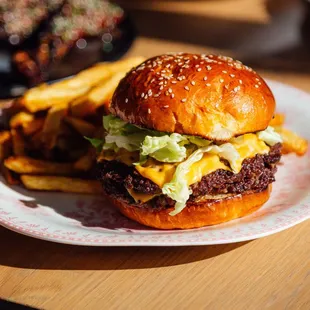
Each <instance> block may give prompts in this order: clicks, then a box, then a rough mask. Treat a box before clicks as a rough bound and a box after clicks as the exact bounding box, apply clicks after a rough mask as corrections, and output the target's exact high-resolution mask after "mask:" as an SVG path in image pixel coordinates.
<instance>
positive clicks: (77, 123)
mask: <svg viewBox="0 0 310 310" xmlns="http://www.w3.org/2000/svg"><path fill="white" fill-rule="evenodd" d="M64 121H65V122H66V123H68V124H70V125H71V126H72V127H73V128H74V129H75V130H76V131H78V132H79V133H80V134H81V135H82V136H86V137H93V135H94V133H95V131H96V127H95V126H94V125H92V124H90V123H88V122H86V121H84V120H82V119H79V118H75V117H71V116H66V117H65V118H64Z"/></svg>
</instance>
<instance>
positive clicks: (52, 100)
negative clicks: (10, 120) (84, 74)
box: [22, 80, 90, 113]
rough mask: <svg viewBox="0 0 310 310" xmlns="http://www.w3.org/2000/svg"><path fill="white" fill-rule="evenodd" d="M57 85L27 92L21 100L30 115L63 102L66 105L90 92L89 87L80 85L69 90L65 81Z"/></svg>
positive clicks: (41, 86) (42, 86)
mask: <svg viewBox="0 0 310 310" xmlns="http://www.w3.org/2000/svg"><path fill="white" fill-rule="evenodd" d="M59 83H61V84H59ZM59 83H55V84H52V85H47V84H43V85H40V86H38V87H34V88H31V89H30V90H28V91H27V92H26V94H25V95H24V97H23V99H22V102H23V104H24V106H25V108H26V109H27V110H28V111H30V112H31V113H35V112H38V111H43V110H47V109H49V108H51V107H53V106H55V105H58V104H62V103H64V102H65V103H67V104H68V103H69V102H70V101H72V100H73V99H75V98H77V97H80V96H82V95H83V94H85V93H87V92H88V91H89V90H90V86H88V85H80V84H79V86H78V87H76V88H70V87H68V86H67V83H68V82H67V80H65V81H62V82H59Z"/></svg>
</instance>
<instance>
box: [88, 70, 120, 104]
mask: <svg viewBox="0 0 310 310" xmlns="http://www.w3.org/2000/svg"><path fill="white" fill-rule="evenodd" d="M125 75H126V71H124V72H119V73H116V74H115V75H114V76H113V77H112V78H110V79H109V80H107V81H106V82H105V83H102V84H100V85H99V86H97V87H95V88H94V89H92V90H91V91H90V92H89V94H88V102H90V103H92V105H93V106H94V108H95V110H96V109H98V108H99V107H100V106H102V105H105V106H106V107H107V109H108V107H109V102H110V100H111V98H112V96H113V93H114V91H115V89H116V87H117V86H118V84H119V82H120V80H121V79H122V78H123V77H124V76H125Z"/></svg>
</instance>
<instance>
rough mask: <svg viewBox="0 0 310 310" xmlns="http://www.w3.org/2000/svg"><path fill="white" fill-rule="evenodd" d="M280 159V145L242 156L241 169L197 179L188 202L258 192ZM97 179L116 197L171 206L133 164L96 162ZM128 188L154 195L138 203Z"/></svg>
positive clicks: (267, 183)
mask: <svg viewBox="0 0 310 310" xmlns="http://www.w3.org/2000/svg"><path fill="white" fill-rule="evenodd" d="M280 158H281V144H280V143H278V144H276V145H274V146H273V147H271V148H270V151H269V153H268V154H264V155H256V156H255V157H253V158H248V159H245V160H244V161H243V163H242V169H241V170H240V172H239V173H237V174H234V173H233V172H231V171H227V170H223V169H219V170H216V171H214V172H212V173H210V174H208V175H206V176H204V177H203V178H202V179H201V181H200V182H197V183H195V184H193V185H191V189H192V195H191V196H190V199H189V200H190V201H195V200H197V199H199V197H202V196H206V195H211V196H216V195H227V194H241V193H244V192H261V191H264V190H265V189H266V188H267V187H268V185H269V184H270V183H272V182H274V181H275V178H274V174H275V172H276V171H277V168H276V164H277V163H278V162H279V160H280ZM98 171H99V178H100V180H101V182H102V184H103V187H104V190H105V192H106V193H107V194H108V195H110V196H112V197H114V198H117V199H122V200H125V201H127V202H129V203H130V204H132V205H136V206H139V207H152V208H155V209H158V208H163V206H164V207H166V208H168V207H173V206H174V203H175V202H174V201H173V200H172V199H171V198H169V197H167V196H165V195H163V194H161V189H160V188H159V186H158V185H156V184H155V183H154V182H152V181H151V180H149V179H147V178H144V177H142V176H141V175H140V174H139V173H138V172H137V171H136V170H135V168H134V167H130V166H127V165H125V164H123V163H121V162H118V161H103V162H102V163H100V164H99V165H98ZM127 189H132V190H134V191H135V192H137V193H143V194H153V195H157V196H156V197H154V198H153V199H152V200H151V201H149V202H148V203H137V202H135V201H134V199H133V198H132V197H131V196H130V195H129V193H128V191H127Z"/></svg>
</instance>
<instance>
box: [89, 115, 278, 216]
mask: <svg viewBox="0 0 310 310" xmlns="http://www.w3.org/2000/svg"><path fill="white" fill-rule="evenodd" d="M104 128H105V130H106V135H105V137H104V139H103V140H98V139H90V140H91V142H92V144H93V145H94V146H95V147H97V149H98V150H99V151H100V156H99V162H100V163H101V179H102V182H103V185H104V189H105V191H106V192H107V194H109V195H112V196H115V197H117V198H118V199H126V200H127V201H130V203H131V204H136V205H137V206H140V207H143V206H146V205H147V206H152V207H154V208H158V207H160V208H161V207H162V206H163V205H164V206H167V207H173V208H174V210H173V211H172V212H170V215H176V214H177V213H179V212H181V211H182V210H183V208H184V207H185V206H186V203H187V202H188V201H194V202H197V201H199V200H200V199H206V198H207V199H217V198H219V197H223V195H225V196H227V195H232V194H239V193H243V192H249V191H250V192H251V191H255V192H257V191H262V190H265V189H266V188H267V186H268V185H269V184H270V183H271V182H273V181H274V173H275V171H276V166H275V164H276V163H277V162H278V161H279V160H280V147H281V137H280V136H279V135H278V134H277V133H276V132H275V131H274V130H273V128H272V127H268V128H267V129H266V130H264V131H260V132H257V133H250V134H245V135H242V136H239V137H237V138H233V139H231V140H230V141H227V142H222V143H219V142H214V141H209V140H206V139H203V138H201V137H196V136H187V135H181V134H177V133H172V134H167V133H163V132H157V131H153V130H148V129H143V128H139V127H137V126H134V125H131V124H128V123H126V122H124V121H122V120H121V119H119V118H117V117H115V116H112V115H109V116H105V117H104Z"/></svg>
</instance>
